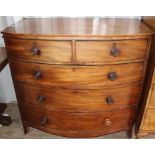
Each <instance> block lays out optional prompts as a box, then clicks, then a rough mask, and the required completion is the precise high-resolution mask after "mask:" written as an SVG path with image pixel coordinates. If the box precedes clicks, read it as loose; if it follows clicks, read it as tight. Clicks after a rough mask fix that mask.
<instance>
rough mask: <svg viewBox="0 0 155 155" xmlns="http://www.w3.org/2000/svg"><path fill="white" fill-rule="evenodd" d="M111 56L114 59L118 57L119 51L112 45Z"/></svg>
mask: <svg viewBox="0 0 155 155" xmlns="http://www.w3.org/2000/svg"><path fill="white" fill-rule="evenodd" d="M111 55H112V56H114V57H117V56H118V55H119V50H118V49H117V48H116V44H113V47H112V49H111Z"/></svg>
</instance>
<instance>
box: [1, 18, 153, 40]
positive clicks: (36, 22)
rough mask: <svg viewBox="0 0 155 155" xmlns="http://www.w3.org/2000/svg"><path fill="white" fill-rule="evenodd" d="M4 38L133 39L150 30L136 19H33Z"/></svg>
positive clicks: (12, 28)
mask: <svg viewBox="0 0 155 155" xmlns="http://www.w3.org/2000/svg"><path fill="white" fill-rule="evenodd" d="M2 33H3V34H4V37H13V38H26V39H35V38H37V39H52V40H53V39H54V40H56V39H59V40H63V39H88V40H90V39H96V40H97V39H102V40H104V39H110V40H111V39H122V37H124V38H126V39H129V38H130V39H136V38H143V37H148V36H150V34H152V31H151V30H150V29H149V28H148V27H147V26H145V25H144V24H143V23H142V22H141V21H140V20H138V19H122V18H120V19H119V18H98V17H90V18H38V19H37V18H34V19H24V20H21V21H19V22H17V23H16V24H14V25H12V26H10V27H8V28H6V29H5V30H4V31H3V32H2Z"/></svg>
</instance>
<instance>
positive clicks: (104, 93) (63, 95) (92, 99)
mask: <svg viewBox="0 0 155 155" xmlns="http://www.w3.org/2000/svg"><path fill="white" fill-rule="evenodd" d="M139 89H140V88H139V85H131V86H128V87H122V88H113V89H98V90H69V89H52V88H51V89H50V88H45V87H37V86H33V85H28V84H23V83H16V93H17V95H18V101H19V102H20V103H21V104H24V105H36V106H37V107H41V108H44V107H46V108H47V109H55V110H65V111H76V112H77V111H103V110H107V111H109V110H114V109H119V108H123V107H127V106H132V105H134V104H137V98H138V94H139Z"/></svg>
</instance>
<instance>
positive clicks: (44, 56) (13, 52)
mask: <svg viewBox="0 0 155 155" xmlns="http://www.w3.org/2000/svg"><path fill="white" fill-rule="evenodd" d="M5 43H6V47H7V51H8V54H9V56H10V57H13V58H21V59H26V60H29V61H38V62H40V61H49V62H50V63H70V62H71V43H70V42H69V41H40V40H22V39H6V40H5Z"/></svg>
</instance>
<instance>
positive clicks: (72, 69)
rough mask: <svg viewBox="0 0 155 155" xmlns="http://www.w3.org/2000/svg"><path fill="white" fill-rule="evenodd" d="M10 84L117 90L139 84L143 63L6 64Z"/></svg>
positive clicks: (15, 62)
mask: <svg viewBox="0 0 155 155" xmlns="http://www.w3.org/2000/svg"><path fill="white" fill-rule="evenodd" d="M10 66H11V70H12V75H13V78H14V80H16V81H21V82H25V83H30V84H38V85H39V84H40V85H46V86H53V87H61V88H71V89H84V88H89V89H96V88H103V87H104V88H105V87H108V88H109V87H110V86H111V87H117V86H116V85H119V86H122V85H127V84H131V83H137V82H141V80H142V74H143V63H129V64H121V65H105V66H59V65H45V64H37V63H26V62H21V61H12V62H10Z"/></svg>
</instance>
